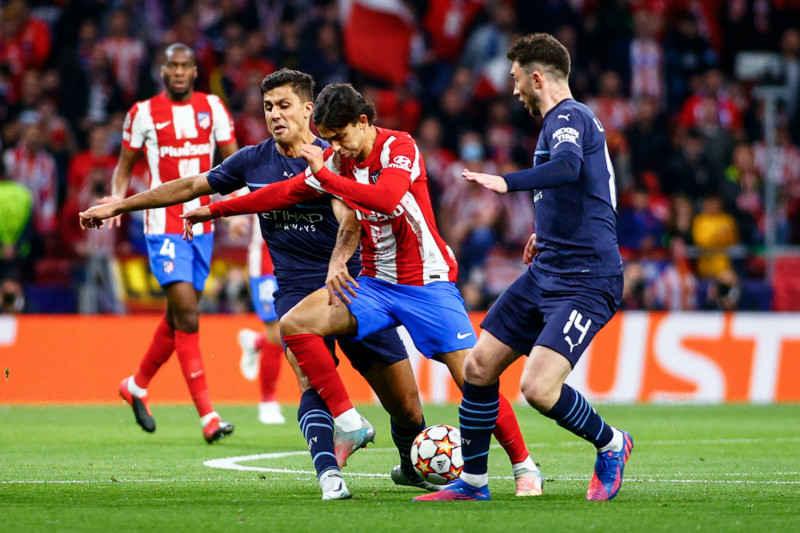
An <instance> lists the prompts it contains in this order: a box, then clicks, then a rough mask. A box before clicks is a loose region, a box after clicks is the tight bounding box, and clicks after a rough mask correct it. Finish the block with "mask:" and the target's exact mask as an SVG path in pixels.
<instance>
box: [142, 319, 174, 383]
mask: <svg viewBox="0 0 800 533" xmlns="http://www.w3.org/2000/svg"><path fill="white" fill-rule="evenodd" d="M174 351H175V330H174V329H172V328H171V327H170V326H169V324H168V323H167V317H166V315H165V316H162V317H161V321H160V322H159V323H158V327H156V331H155V333H154V334H153V340H152V341H150V346H149V347H148V348H147V352H145V354H144V358H143V359H142V361H141V362H140V363H139V368H138V369H137V370H136V373H135V374H134V375H133V381H134V382H135V383H136V385H138V386H139V387H141V388H143V389H146V388H147V386H148V385H150V380H151V379H153V376H155V375H156V372H158V369H159V368H161V365H163V364H164V363H166V362H167V360H169V357H170V356H171V355H172V352H174Z"/></svg>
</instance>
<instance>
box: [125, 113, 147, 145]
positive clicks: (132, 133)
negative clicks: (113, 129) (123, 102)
mask: <svg viewBox="0 0 800 533" xmlns="http://www.w3.org/2000/svg"><path fill="white" fill-rule="evenodd" d="M143 105H145V104H144V103H143V102H138V103H136V104H134V105H133V107H131V108H130V110H128V113H127V114H126V115H125V122H124V123H123V125H122V145H123V146H124V147H125V148H127V149H128V150H133V151H138V150H141V149H142V146H143V145H144V140H145V125H144V118H145V115H146V112H144V111H142V106H143Z"/></svg>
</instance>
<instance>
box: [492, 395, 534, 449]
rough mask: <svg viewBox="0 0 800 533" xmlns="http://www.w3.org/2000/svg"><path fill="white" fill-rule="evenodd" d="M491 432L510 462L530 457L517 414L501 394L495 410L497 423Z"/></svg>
mask: <svg viewBox="0 0 800 533" xmlns="http://www.w3.org/2000/svg"><path fill="white" fill-rule="evenodd" d="M492 433H494V436H495V438H496V439H497V442H499V443H500V446H502V447H503V449H504V450H505V451H506V453H507V454H508V458H509V459H511V464H516V463H521V462H522V461H524V460H525V459H527V458H528V457H530V453H528V447H527V446H525V439H524V438H523V436H522V430H520V429H519V422H517V415H515V414H514V409H513V408H512V407H511V404H510V403H509V402H508V400H507V399H506V397H505V396H503V395H502V394H501V395H500V405H499V409H498V412H497V423H496V424H495V427H494V431H493V432H492Z"/></svg>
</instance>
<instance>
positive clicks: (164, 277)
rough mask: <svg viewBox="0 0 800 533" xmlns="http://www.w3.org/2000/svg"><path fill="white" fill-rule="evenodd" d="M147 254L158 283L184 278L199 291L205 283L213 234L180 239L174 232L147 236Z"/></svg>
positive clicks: (212, 244) (164, 283) (168, 282)
mask: <svg viewBox="0 0 800 533" xmlns="http://www.w3.org/2000/svg"><path fill="white" fill-rule="evenodd" d="M146 237H147V255H149V256H150V271H151V272H152V273H153V275H154V276H155V277H156V279H157V280H158V283H159V285H161V286H162V287H166V286H167V285H169V284H171V283H176V282H178V281H186V282H188V283H191V284H192V285H193V286H194V288H195V290H198V291H202V290H203V287H205V285H206V279H207V278H208V271H209V268H210V266H211V252H212V251H213V250H214V234H213V233H206V234H203V235H195V237H194V240H193V241H191V242H189V241H185V240H183V236H182V235H179V234H175V233H167V234H164V235H147V236H146Z"/></svg>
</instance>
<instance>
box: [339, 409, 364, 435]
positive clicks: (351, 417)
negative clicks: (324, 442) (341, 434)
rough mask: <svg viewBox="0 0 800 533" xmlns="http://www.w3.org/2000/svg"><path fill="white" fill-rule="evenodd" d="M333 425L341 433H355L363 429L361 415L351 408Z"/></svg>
mask: <svg viewBox="0 0 800 533" xmlns="http://www.w3.org/2000/svg"><path fill="white" fill-rule="evenodd" d="M333 423H334V425H335V426H336V429H337V430H339V431H355V430H357V429H359V428H360V427H361V414H360V413H359V412H358V411H356V408H355V407H351V408H350V409H348V410H347V411H345V412H344V413H342V414H340V415H339V416H337V417H336V418H334V419H333Z"/></svg>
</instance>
